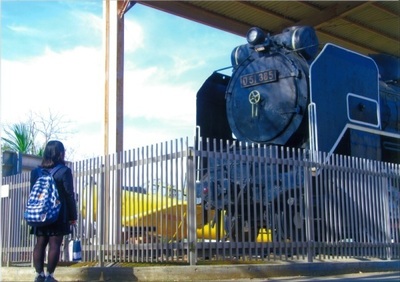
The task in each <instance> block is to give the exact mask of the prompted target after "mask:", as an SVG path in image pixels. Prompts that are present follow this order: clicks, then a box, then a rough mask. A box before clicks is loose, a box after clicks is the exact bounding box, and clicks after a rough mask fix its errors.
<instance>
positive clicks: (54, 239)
mask: <svg viewBox="0 0 400 282" xmlns="http://www.w3.org/2000/svg"><path fill="white" fill-rule="evenodd" d="M36 238H37V242H36V245H35V248H34V249H33V264H34V266H35V270H36V272H37V273H41V272H42V271H44V256H45V255H46V246H47V244H49V253H48V254H47V272H48V273H53V272H54V270H55V269H56V266H57V264H58V261H59V259H60V247H61V243H62V240H63V236H62V235H61V236H37V237H36Z"/></svg>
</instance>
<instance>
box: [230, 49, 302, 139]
mask: <svg viewBox="0 0 400 282" xmlns="http://www.w3.org/2000/svg"><path fill="white" fill-rule="evenodd" d="M307 94H308V66H307V64H306V62H305V61H304V60H303V59H302V58H300V57H299V56H297V55H296V54H294V53H293V52H292V53H283V52H282V53H274V54H271V55H270V54H265V55H264V54H263V55H260V56H257V55H255V56H254V58H251V59H248V60H245V61H244V62H243V63H241V64H240V65H239V66H238V67H237V68H236V70H235V72H234V74H233V76H232V79H231V81H230V83H229V85H228V89H227V95H226V106H227V116H228V121H229V125H230V127H231V128H232V132H233V133H234V135H235V136H236V138H237V139H239V140H245V141H250V142H256V143H270V144H279V145H285V144H288V141H289V139H290V138H291V137H292V136H293V135H294V133H295V132H296V131H298V129H299V127H300V125H301V123H302V121H303V120H304V117H305V110H306V108H307V103H308V95H307Z"/></svg>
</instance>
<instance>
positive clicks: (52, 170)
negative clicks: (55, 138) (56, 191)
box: [50, 164, 64, 176]
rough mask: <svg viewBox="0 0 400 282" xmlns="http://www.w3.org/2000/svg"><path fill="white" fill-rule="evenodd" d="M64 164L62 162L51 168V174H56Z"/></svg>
mask: <svg viewBox="0 0 400 282" xmlns="http://www.w3.org/2000/svg"><path fill="white" fill-rule="evenodd" d="M63 166H64V165H62V164H58V165H56V166H55V167H53V168H52V169H51V170H50V174H51V176H54V174H56V172H57V171H58V170H59V169H60V168H62V167H63Z"/></svg>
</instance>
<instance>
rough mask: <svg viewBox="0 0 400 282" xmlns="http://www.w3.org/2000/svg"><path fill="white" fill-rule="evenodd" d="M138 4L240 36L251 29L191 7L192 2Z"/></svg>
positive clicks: (145, 2)
mask: <svg viewBox="0 0 400 282" xmlns="http://www.w3.org/2000/svg"><path fill="white" fill-rule="evenodd" d="M137 3H140V4H142V5H144V6H148V7H151V8H154V9H158V10H161V11H163V12H167V13H169V14H172V15H175V16H179V17H182V18H185V19H188V20H191V21H195V22H198V23H201V24H204V25H207V26H210V27H214V28H218V29H221V30H223V31H227V32H230V33H233V34H236V35H240V36H244V35H245V34H246V33H247V31H248V29H249V24H246V23H242V22H239V21H237V20H232V19H229V18H227V17H224V16H222V15H219V14H217V13H213V12H210V11H207V10H204V9H201V8H199V7H197V6H194V5H191V4H190V2H182V1H137Z"/></svg>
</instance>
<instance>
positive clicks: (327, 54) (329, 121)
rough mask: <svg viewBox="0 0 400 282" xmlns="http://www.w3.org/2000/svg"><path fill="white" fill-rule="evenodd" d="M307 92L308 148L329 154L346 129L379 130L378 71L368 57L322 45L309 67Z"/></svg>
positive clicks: (344, 134)
mask: <svg viewBox="0 0 400 282" xmlns="http://www.w3.org/2000/svg"><path fill="white" fill-rule="evenodd" d="M310 90H311V91H310V100H311V105H312V108H311V109H313V110H310V112H309V115H310V116H311V119H310V120H313V121H314V122H313V124H311V125H310V127H312V132H313V133H310V139H311V140H313V141H312V142H311V143H312V144H314V145H313V146H314V148H312V149H315V150H318V151H323V152H331V153H333V152H334V151H335V148H337V147H338V146H340V142H341V141H342V139H344V138H345V137H344V136H346V135H348V132H346V131H349V130H348V129H349V128H353V130H354V128H357V129H360V128H361V130H363V131H368V130H380V129H381V122H380V113H379V71H378V67H377V65H376V63H375V62H374V60H373V59H371V58H370V57H366V56H363V55H361V54H358V53H355V52H353V51H349V50H346V49H344V48H341V47H338V46H335V45H332V44H327V45H325V47H324V49H323V50H322V51H321V53H320V54H319V55H318V57H317V58H316V59H315V60H314V62H313V63H312V64H311V67H310ZM348 145H349V144H348ZM352 155H354V154H353V153H352Z"/></svg>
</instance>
